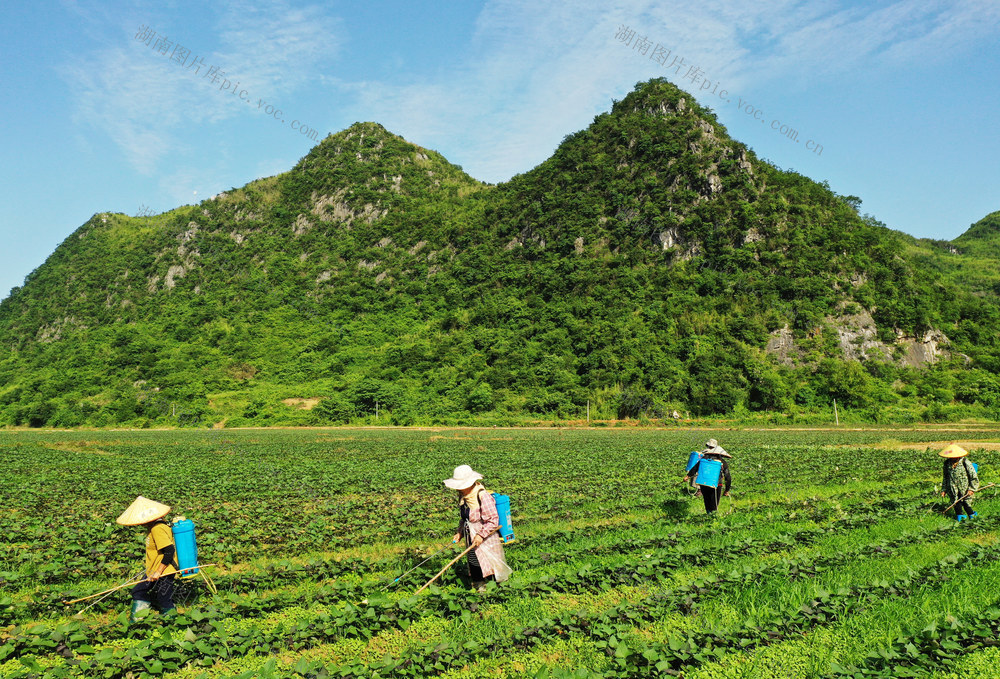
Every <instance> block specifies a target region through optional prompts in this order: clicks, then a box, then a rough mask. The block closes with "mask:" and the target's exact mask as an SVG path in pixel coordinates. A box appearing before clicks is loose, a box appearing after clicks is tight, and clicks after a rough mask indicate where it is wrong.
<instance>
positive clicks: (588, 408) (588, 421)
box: [587, 398, 590, 426]
mask: <svg viewBox="0 0 1000 679" xmlns="http://www.w3.org/2000/svg"><path fill="white" fill-rule="evenodd" d="M587 425H588V426H589V425H590V399H589V398H588V399H587Z"/></svg>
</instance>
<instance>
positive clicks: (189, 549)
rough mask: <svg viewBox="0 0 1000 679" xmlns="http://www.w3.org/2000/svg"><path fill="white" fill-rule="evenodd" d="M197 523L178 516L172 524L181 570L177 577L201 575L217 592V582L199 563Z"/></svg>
mask: <svg viewBox="0 0 1000 679" xmlns="http://www.w3.org/2000/svg"><path fill="white" fill-rule="evenodd" d="M194 528H195V523H194V521H192V520H191V519H185V518H184V517H183V516H178V517H177V518H176V519H174V522H173V524H172V525H171V526H170V531H171V532H172V533H173V535H174V549H176V550H177V569H178V570H179V571H180V572H179V573H178V574H177V577H179V578H181V579H182V580H187V579H189V578H196V577H198V576H199V575H200V576H201V579H202V580H204V581H205V585H207V586H208V590H209V591H210V592H211V593H212V594H215V593H216V592H217V591H218V590H217V589H216V587H215V583H214V582H212V579H211V578H210V577H208V576H207V575H206V574H205V573H204V572H202V570H201V566H199V565H198V540H197V538H196V537H195V533H194Z"/></svg>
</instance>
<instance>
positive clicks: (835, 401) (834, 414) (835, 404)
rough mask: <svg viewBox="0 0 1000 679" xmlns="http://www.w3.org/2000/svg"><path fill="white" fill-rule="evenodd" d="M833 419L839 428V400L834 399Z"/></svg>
mask: <svg viewBox="0 0 1000 679" xmlns="http://www.w3.org/2000/svg"><path fill="white" fill-rule="evenodd" d="M833 417H834V419H835V420H836V421H837V426H838V427H839V426H840V415H838V414H837V399H833Z"/></svg>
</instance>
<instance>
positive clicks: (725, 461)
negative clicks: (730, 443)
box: [684, 439, 733, 514]
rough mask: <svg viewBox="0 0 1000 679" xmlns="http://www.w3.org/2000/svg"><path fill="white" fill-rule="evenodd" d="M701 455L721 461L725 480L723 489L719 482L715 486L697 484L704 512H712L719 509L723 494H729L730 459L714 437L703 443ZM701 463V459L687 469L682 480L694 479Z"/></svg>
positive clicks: (730, 482)
mask: <svg viewBox="0 0 1000 679" xmlns="http://www.w3.org/2000/svg"><path fill="white" fill-rule="evenodd" d="M701 457H702V458H703V459H706V460H716V461H718V462H721V463H722V472H721V476H722V479H724V480H725V482H726V485H725V489H723V486H722V484H721V483H720V484H719V485H718V486H717V487H716V488H712V487H711V486H698V493H697V494H698V495H700V496H701V498H702V500H703V501H704V502H705V513H706V514H712V513H713V512H715V511H716V510H718V509H719V501H720V500H722V496H723V495H727V496H728V495H729V489H730V488H731V487H732V485H733V478H732V476H730V475H729V460H731V459H732V457H733V456H732V455H730V454H729V453H728V452H727V451H726V449H725V448H723V447H722V446H720V445H719V442H718V441H716V440H715V439H708V441H707V442H706V443H705V449H704V450H702V451H701ZM700 465H701V460H699V461H698V462H696V463H695V465H694V466H693V467H691V469H689V470H688V473H687V475H685V476H684V480H685V481H687V480H688V479H695V478H697V477H698V468H699V466H700Z"/></svg>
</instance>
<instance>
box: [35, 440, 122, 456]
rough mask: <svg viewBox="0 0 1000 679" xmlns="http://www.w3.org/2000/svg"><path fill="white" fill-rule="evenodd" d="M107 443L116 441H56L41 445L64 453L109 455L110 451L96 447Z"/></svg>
mask: <svg viewBox="0 0 1000 679" xmlns="http://www.w3.org/2000/svg"><path fill="white" fill-rule="evenodd" d="M109 443H116V441H57V442H55V443H43V444H42V445H43V446H45V447H46V448H48V449H49V450H59V451H62V452H64V453H87V454H89V455H107V456H111V455H112V453H109V452H108V451H106V450H101V449H100V448H97V447H96V446H98V445H107V444H109Z"/></svg>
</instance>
